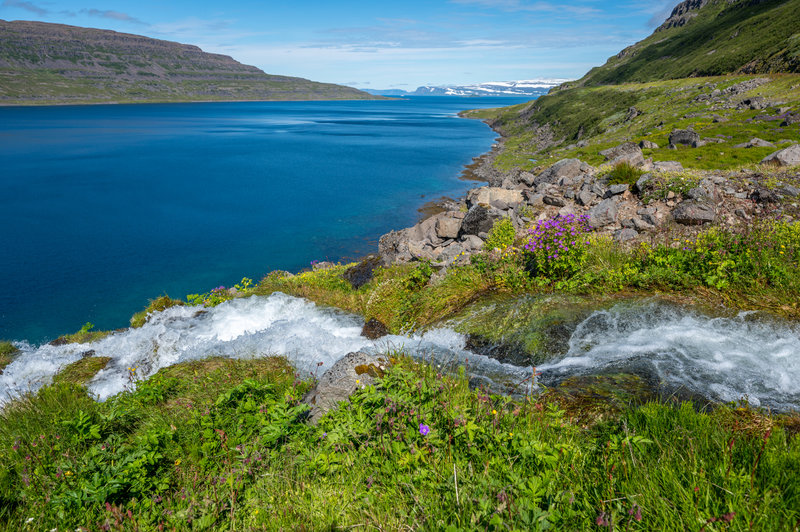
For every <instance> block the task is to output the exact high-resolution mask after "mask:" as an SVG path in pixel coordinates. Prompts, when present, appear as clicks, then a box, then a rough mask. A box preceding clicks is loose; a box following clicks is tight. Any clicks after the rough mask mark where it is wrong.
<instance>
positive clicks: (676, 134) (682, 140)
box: [669, 129, 700, 146]
mask: <svg viewBox="0 0 800 532" xmlns="http://www.w3.org/2000/svg"><path fill="white" fill-rule="evenodd" d="M698 142H700V134H699V133H697V132H696V131H692V130H691V129H673V130H672V133H670V134H669V143H670V144H671V145H673V146H677V145H678V144H683V145H685V146H694V145H695V144H696V143H698Z"/></svg>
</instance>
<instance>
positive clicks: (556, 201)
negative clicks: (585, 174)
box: [542, 194, 567, 207]
mask: <svg viewBox="0 0 800 532" xmlns="http://www.w3.org/2000/svg"><path fill="white" fill-rule="evenodd" d="M542 201H544V203H545V205H553V206H554V207H563V206H564V205H566V204H567V203H566V202H565V201H564V198H559V197H558V196H551V195H549V194H548V195H547V196H545V197H544V199H543V200H542Z"/></svg>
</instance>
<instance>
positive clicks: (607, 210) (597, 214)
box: [589, 198, 617, 229]
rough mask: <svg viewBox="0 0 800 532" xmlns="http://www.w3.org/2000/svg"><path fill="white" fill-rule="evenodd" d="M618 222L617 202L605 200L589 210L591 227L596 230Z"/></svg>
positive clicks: (611, 199)
mask: <svg viewBox="0 0 800 532" xmlns="http://www.w3.org/2000/svg"><path fill="white" fill-rule="evenodd" d="M616 221H617V201H616V199H615V198H608V199H604V200H603V201H601V202H600V203H598V204H597V205H595V206H594V207H592V209H590V210H589V225H590V226H592V227H594V228H595V229H597V228H599V227H604V226H606V225H611V224H613V223H615V222H616Z"/></svg>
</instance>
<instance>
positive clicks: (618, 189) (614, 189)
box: [605, 183, 628, 198]
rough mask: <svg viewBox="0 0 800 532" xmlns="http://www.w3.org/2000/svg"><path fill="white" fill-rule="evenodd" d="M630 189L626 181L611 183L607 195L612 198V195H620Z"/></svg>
mask: <svg viewBox="0 0 800 532" xmlns="http://www.w3.org/2000/svg"><path fill="white" fill-rule="evenodd" d="M627 191H628V185H626V184H625V183H620V184H619V185H611V186H610V187H608V190H607V191H606V194H605V197H606V198H610V197H611V196H619V195H620V194H624V193H625V192H627Z"/></svg>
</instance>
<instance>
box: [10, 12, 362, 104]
mask: <svg viewBox="0 0 800 532" xmlns="http://www.w3.org/2000/svg"><path fill="white" fill-rule="evenodd" d="M366 98H374V96H371V95H369V94H366V93H364V92H362V91H359V90H356V89H353V88H350V87H343V86H340V85H333V84H327V83H316V82H313V81H309V80H307V79H302V78H293V77H286V76H275V75H270V74H265V73H264V72H262V71H261V70H259V69H258V68H256V67H253V66H248V65H243V64H241V63H239V62H238V61H235V60H234V59H232V58H231V57H228V56H225V55H219V54H210V53H206V52H203V51H202V50H201V49H200V48H198V47H196V46H192V45H186V44H180V43H175V42H170V41H162V40H157V39H150V38H148V37H143V36H140V35H131V34H126V33H117V32H115V31H108V30H98V29H92V28H80V27H76V26H65V25H61V24H49V23H44V22H28V21H13V22H7V21H4V20H0V103H8V104H11V103H56V102H75V103H82V102H110V101H213V100H317V99H366Z"/></svg>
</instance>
